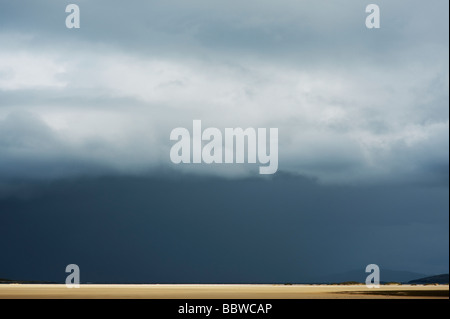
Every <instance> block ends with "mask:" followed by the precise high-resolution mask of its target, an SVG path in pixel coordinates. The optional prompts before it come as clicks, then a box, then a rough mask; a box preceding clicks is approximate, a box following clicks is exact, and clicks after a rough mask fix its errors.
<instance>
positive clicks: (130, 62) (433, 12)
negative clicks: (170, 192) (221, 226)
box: [0, 0, 449, 280]
mask: <svg viewBox="0 0 450 319" xmlns="http://www.w3.org/2000/svg"><path fill="white" fill-rule="evenodd" d="M372 2H374V3H377V4H378V5H379V6H380V9H381V28H380V29H370V30H369V29H367V28H366V26H365V19H366V16H367V13H366V12H365V7H366V5H368V4H369V3H372ZM372 2H364V1H360V0H346V1H325V0H314V1H312V0H309V1H306V0H305V1H299V0H277V1H269V0H247V1H241V0H239V1H238V0H227V1H206V0H189V1H181V0H164V1H163V0H159V1H144V0H133V1H126V2H125V1H119V0H108V1H87V0H77V1H57V0H40V1H31V0H16V1H10V0H0V209H1V207H3V210H6V211H7V213H8V214H11V212H12V211H17V209H19V208H17V207H16V206H14V205H16V204H14V205H13V206H10V205H12V204H11V202H10V201H18V202H17V203H21V204H20V205H25V206H24V207H28V208H27V209H25V208H23V207H22V206H20V207H21V208H20V209H19V211H20V212H21V214H32V213H33V212H40V215H41V216H42V219H39V222H40V223H43V224H45V223H47V222H48V221H49V219H51V217H50V216H51V215H52V213H51V212H49V211H48V210H46V209H45V208H42V207H47V206H46V205H47V204H45V205H44V204H42V202H41V200H42V199H41V197H40V196H43V197H42V198H46V199H47V200H48V201H49V202H52V201H54V200H55V198H54V197H52V196H53V195H48V194H47V195H43V194H42V193H40V192H37V191H36V189H37V188H40V186H36V185H40V184H39V183H55V184H46V185H54V187H55V188H58V187H59V186H58V185H60V184H58V183H59V182H60V180H61V179H73V180H79V178H83V180H84V178H87V179H88V180H89V178H92V181H93V182H92V183H97V182H96V181H97V179H96V178H98V177H99V176H120V178H122V177H123V178H131V177H133V178H144V179H145V180H146V181H148V182H149V183H154V180H155V179H156V180H159V181H161V183H168V184H170V183H174V184H176V181H174V180H173V177H174V176H178V177H180V178H181V176H183V177H182V178H184V179H183V180H185V181H186V180H190V179H191V178H193V179H196V178H207V179H208V178H211V183H213V182H212V181H214V183H219V184H220V183H227V182H230V183H237V184H236V187H237V188H238V189H241V190H242V191H245V189H246V188H245V187H244V186H242V183H244V184H245V181H246V180H247V179H249V178H250V179H251V180H252V181H253V182H254V183H255V184H254V185H253V186H252V187H254V188H256V189H258V187H261V188H262V189H264V188H265V187H268V186H267V183H269V184H270V183H271V182H270V180H266V178H262V177H260V176H258V174H257V167H258V166H245V165H226V166H224V167H222V166H208V165H203V164H202V165H195V166H189V165H178V166H177V165H174V164H173V163H172V162H171V161H170V157H169V150H170V147H171V146H172V145H173V142H171V141H170V140H169V136H170V132H171V130H172V129H174V128H176V127H186V128H188V129H190V130H192V121H193V120H195V119H199V120H202V124H203V126H204V127H209V126H212V127H217V128H219V129H223V128H226V127H242V128H247V127H266V128H269V127H274V128H278V129H279V168H278V171H279V174H280V175H281V177H279V178H281V179H285V178H291V177H288V176H296V178H297V179H298V180H299V181H298V183H304V180H307V181H308V183H306V185H309V186H305V187H306V188H307V189H308V190H307V191H306V193H308V194H322V196H323V197H325V198H324V199H323V200H326V197H327V196H328V194H334V195H330V196H336V197H338V198H339V196H342V198H340V199H339V201H341V200H342V201H346V202H345V204H344V203H342V205H340V206H339V209H340V210H341V211H339V212H336V211H333V209H332V208H331V207H325V206H320V205H319V206H315V205H316V204H311V205H312V206H308V205H309V204H305V203H299V202H295V201H294V200H293V199H291V200H288V202H290V203H291V204H290V205H291V206H289V205H287V206H286V207H283V205H281V204H280V206H281V207H277V209H274V212H273V213H274V214H275V213H280V214H288V215H289V214H300V212H298V211H296V210H293V207H295V206H297V205H300V206H302V207H304V209H305V210H307V208H308V207H310V208H311V211H310V212H309V213H308V214H311V212H312V211H314V212H316V214H319V215H321V214H323V215H321V216H323V218H322V219H320V220H329V219H330V218H331V219H332V220H333V217H332V216H334V214H335V213H336V214H342V213H344V211H346V210H347V209H349V210H350V211H354V213H355V214H356V212H359V213H360V214H361V216H362V217H361V218H362V219H364V218H366V219H364V220H365V222H361V223H362V224H364V223H370V221H371V220H373V218H374V215H373V214H377V212H376V211H375V210H374V208H373V207H372V208H369V207H367V209H368V210H369V211H371V212H373V214H372V213H368V212H366V211H365V209H362V208H361V207H364V204H366V205H367V206H370V205H371V204H369V203H368V202H367V203H366V202H365V201H364V200H361V199H359V198H355V196H357V195H354V196H352V192H353V191H350V190H348V189H352V190H354V191H356V190H357V189H359V188H360V187H363V188H364V189H365V191H367V192H370V193H371V194H372V196H374V197H373V198H378V199H379V200H380V201H381V202H384V201H386V203H387V204H386V205H388V208H386V211H389V212H395V213H396V214H398V216H397V217H398V220H401V221H402V222H398V223H394V224H391V221H390V220H389V219H384V218H381V221H380V223H382V227H384V228H386V227H388V228H389V227H391V228H389V229H390V230H389V231H388V232H387V233H389V234H390V233H392V234H394V233H396V234H401V235H398V236H399V237H398V238H403V239H402V243H401V244H400V242H397V245H395V244H392V241H387V240H386V241H384V242H383V244H382V245H381V246H380V247H383V249H388V250H389V249H391V250H389V251H390V252H388V253H386V254H387V255H389V254H391V255H389V256H395V253H394V251H395V250H393V249H394V248H392V247H395V249H399V247H400V246H401V247H405V248H404V249H405V256H403V257H398V258H399V259H398V260H397V259H396V260H392V263H391V266H392V267H394V268H395V267H397V268H402V269H409V270H411V271H413V270H416V271H419V272H429V273H434V272H439V271H445V270H446V269H448V179H449V178H448V177H449V73H448V69H449V65H448V64H449V30H448V22H449V16H448V9H449V8H448V7H449V3H448V1H446V0H433V1H431V2H430V1H428V2H427V1H418V0H395V1H392V0H389V1H387V0H376V1H372ZM70 3H76V4H78V5H79V6H80V9H81V28H80V29H67V28H66V26H65V19H66V16H67V13H65V7H66V5H67V4H70ZM230 177H231V178H232V181H229V178H230ZM216 178H217V179H216ZM253 178H255V179H256V181H254V180H253ZM292 178H294V177H292ZM36 183H37V184H36ZM83 183H87V184H89V183H91V182H89V181H85V182H83ZM186 183H188V182H186ZM273 183H275V182H273ZM194 184H195V183H194ZM77 185H78V184H77ZM99 185H100V186H101V185H103V184H101V183H100V184H99ZM152 185H153V184H152ZM196 185H197V184H195V185H193V186H192V188H190V187H187V188H186V189H182V188H174V189H175V191H174V192H175V193H176V192H179V193H176V194H181V193H183V194H184V193H185V192H188V194H191V195H192V196H198V192H201V189H202V188H201V187H200V188H198V187H197V186H196ZM281 185H284V186H283V187H286V189H284V188H283V187H281V186H280V187H278V188H277V190H276V192H275V194H278V195H280V196H281V194H284V195H283V196H287V197H289V196H288V195H286V194H290V195H292V196H293V197H296V196H297V195H295V192H293V191H292V189H289V188H290V187H295V185H296V184H295V183H294V184H290V183H284V184H283V183H281ZM302 185H303V184H302ZM100 186H98V187H96V188H94V189H95V190H96V191H95V192H94V193H93V194H92V196H94V197H95V198H98V199H99V200H100V199H101V198H102V196H103V195H102V194H104V193H103V191H102V188H101V187H100ZM141 186H142V187H144V186H143V185H141ZM77 187H78V186H77ZM242 187H244V188H242ZM321 187H322V188H321ZM398 187H400V188H401V187H404V188H405V189H410V190H411V193H408V192H409V191H407V190H404V191H398ZM45 189H46V191H49V192H50V194H53V193H52V192H53V191H51V190H49V189H52V187H49V188H45ZM77 189H78V188H77ZM80 189H82V187H81V188H80ZM339 189H342V190H344V189H345V190H348V191H342V193H341V192H340V191H338V190H339ZM189 190H190V191H191V193H189ZM381 190H383V191H381ZM46 191H42V192H44V193H45V192H46ZM124 192H126V190H125V191H124ZM227 192H229V190H226V191H225V192H224V193H223V194H220V195H214V194H209V199H208V198H206V199H205V201H207V202H209V201H210V202H211V203H213V202H214V198H215V196H218V197H219V198H221V199H220V201H224V200H225V199H227V198H229V197H230V196H231V195H229V193H227ZM397 192H399V193H397ZM81 193H83V192H81ZM29 194H32V195H29ZM83 194H84V193H83ZM108 194H110V193H108ZM161 194H163V191H161V190H158V189H157V188H155V192H154V194H153V196H156V197H160V196H162V195H161ZM176 194H175V195H174V196H175V197H176ZM392 194H398V197H396V196H394V195H392ZM407 194H409V195H407ZM411 194H415V195H414V196H412V197H410V196H411ZM419 194H420V195H419ZM430 194H432V195H430ZM110 195H111V194H110ZM10 196H13V197H12V198H11V197H10ZM67 196H69V195H67ZM96 196H97V197H96ZM143 196H144V195H143ZM145 196H148V195H145ZM317 196H319V195H317ZM69 197H70V198H69ZM69 197H68V198H67V204H68V205H69V203H72V201H73V197H72V195H70V196H69ZM75 197H77V196H75ZM363 198H364V197H363ZM392 198H395V200H393V199H392ZM430 198H435V200H434V201H431V200H430ZM123 200H124V201H126V200H127V197H126V196H125V197H123ZM229 200H232V199H231V198H229ZM36 201H37V202H36ZM259 201H260V196H259V195H258V192H257V191H254V192H250V193H249V198H248V205H250V203H252V202H255V203H258V204H257V206H258V207H259V208H258V209H256V210H255V211H254V212H253V213H252V214H256V215H255V216H253V217H252V218H257V214H258V211H259V209H263V206H264V205H262V204H261V202H259ZM404 201H406V202H408V204H407V205H406V203H405V202H404ZM369 202H371V203H372V200H371V201H369ZM27 203H28V204H27ZM39 203H41V204H42V205H44V206H39V205H38V204H39ZM277 203H278V202H277ZM354 203H358V204H357V205H356V207H359V208H358V209H356V208H355V207H354V206H353V204H354ZM389 203H391V204H392V205H391V206H389ZM401 203H403V204H401ZM34 204H36V205H37V206H36V208H33V207H34V206H33V205H34ZM266 204H267V203H266ZM17 205H19V204H17ZM49 205H50V204H49ZM158 205H159V206H158ZM158 205H157V206H155V207H159V209H160V210H162V211H163V212H164V211H167V214H166V215H164V214H162V213H161V211H160V212H159V213H158V216H166V217H165V218H167V219H169V216H171V214H173V213H174V211H173V209H180V208H179V207H177V208H174V207H172V208H170V207H166V208H162V207H163V204H162V203H159V204H158ZM404 205H406V206H404ZM50 206H51V207H54V206H52V205H50ZM56 206H57V205H56ZM266 206H267V205H266ZM13 207H15V208H14V209H13ZM58 207H59V206H58ZM196 207H198V202H196V201H193V202H191V203H190V204H189V203H187V204H186V206H185V209H186V210H187V211H193V210H195V209H196ZM405 207H409V208H408V211H405ZM141 208H142V207H141ZM400 208H401V209H400ZM54 209H56V208H54ZM58 209H61V207H59V208H58ZM142 209H143V210H145V209H144V208H142ZM230 209H231V208H230ZM411 209H412V210H413V212H411ZM97 210H101V211H102V212H101V213H99V214H105V213H106V214H107V212H108V211H109V210H110V204H109V203H108V201H107V200H106V199H104V201H103V202H102V204H99V206H98V207H97ZM430 210H431V211H430ZM221 211H223V210H221ZM59 213H60V214H64V212H61V211H60V212H59ZM92 213H93V214H95V211H94V209H93V208H92ZM2 214H6V213H5V211H3V212H2V211H0V215H2ZM122 214H124V216H125V215H126V214H127V212H122ZM161 214H162V215H161ZM211 214H212V216H211V218H212V219H213V220H214V213H211ZM218 214H219V213H218ZM220 214H222V213H220ZM220 214H219V215H220ZM224 214H225V212H224ZM267 214H269V213H268V212H267ZM379 214H381V215H383V216H385V215H384V214H385V212H379ZM8 216H9V215H8ZM10 216H15V217H14V218H13V217H10V218H9V219H8V218H7V219H4V220H5V223H6V222H8V221H9V222H10V223H11V225H10V228H9V229H10V231H11V229H15V227H19V225H20V221H23V220H26V218H25V217H23V216H22V215H20V214H19V213H17V214H12V215H10ZM17 216H22V217H23V218H19V217H17ZM233 216H235V215H233ZM308 216H309V215H308ZM427 216H429V217H427ZM1 217H2V218H5V215H2V216H1ZM67 218H69V217H67ZM105 218H107V217H105ZM155 218H156V217H155ZM161 218H162V217H161ZM230 218H232V217H230ZM235 218H238V217H237V215H236V217H235ZM292 218H294V217H292ZM352 218H353V217H348V216H347V217H346V218H342V219H340V221H339V223H338V224H341V226H343V225H346V226H345V228H343V229H347V227H348V225H350V224H351V223H352ZM219 220H220V218H219ZM269 220H271V219H269ZM287 220H289V218H288V219H286V221H287ZM301 220H302V222H304V221H305V220H306V221H307V220H308V218H306V217H304V219H301ZM65 222H66V220H65V219H64V222H62V221H61V224H64V223H65ZM86 222H88V220H87V219H86ZM445 223H446V224H445ZM3 225H6V224H3ZM442 225H447V226H442ZM266 226H268V224H267V225H266ZM266 226H264V227H266ZM310 226H311V227H320V223H319V222H318V220H316V219H314V221H311V225H310ZM193 227H194V226H193ZM264 227H263V228H264ZM392 227H393V228H392ZM396 227H397V228H396ZM112 228H114V227H112ZM230 229H232V227H231V226H230ZM312 229H314V228H312ZM385 230H386V229H385ZM130 231H132V227H131V226H130ZM322 231H323V229H322ZM359 231H360V230H358V232H359ZM260 232H261V229H259V230H257V231H256V233H257V234H260ZM305 232H306V230H305ZM422 233H423V236H427V239H424V238H423V237H419V238H422V239H423V240H420V242H421V243H422V246H420V247H421V248H420V251H421V252H423V253H424V254H429V255H430V256H429V259H426V258H425V257H424V258H422V255H420V254H419V255H418V256H420V258H418V259H417V260H416V259H414V258H413V257H412V256H413V254H414V251H415V249H417V247H419V246H418V243H417V238H418V237H417V236H419V235H418V234H422ZM8 234H9V235H8ZM431 234H434V236H435V237H433V239H430V235H431ZM3 235H4V236H5V239H4V242H5V241H6V240H12V239H11V238H12V237H8V236H10V235H11V234H10V233H5V232H3ZM322 235H323V236H321V237H320V238H327V237H326V236H325V233H324V234H322ZM54 236H57V234H54ZM155 236H156V235H155ZM311 236H312V235H311ZM355 236H356V235H355ZM396 236H397V235H396ZM396 236H395V238H397V237H396ZM313 237H314V238H316V237H315V236H312V237H311V238H313ZM375 237H377V236H375ZM382 237H383V236H382V235H379V237H377V238H373V241H371V242H372V243H375V242H377V241H378V240H379V239H380V238H382ZM155 238H156V237H155ZM302 238H303V237H302ZM306 238H308V236H307V235H306V233H304V239H305V240H306ZM330 238H331V237H330ZM330 238H328V239H324V242H322V243H319V246H320V245H322V244H324V243H325V242H329V240H330ZM413 238H415V239H413ZM385 239H386V238H385ZM391 239H392V240H394V238H391ZM408 239H411V241H409V240H408ZM148 240H150V239H148ZM155 240H156V239H155ZM221 240H222V239H221V238H219V237H217V238H216V241H214V240H212V242H213V243H216V244H217V243H218V242H220V241H221ZM280 240H281V241H280V242H279V243H278V244H280V245H285V244H286V242H284V240H286V241H287V240H288V239H287V238H284V239H280ZM403 240H404V242H403ZM445 240H446V241H447V243H445ZM316 242H317V240H316ZM24 245H26V244H25V242H21V243H18V244H17V246H12V248H14V247H16V248H17V249H19V247H22V248H23V247H25V246H24ZM274 245H275V244H274ZM342 245H343V246H342V247H347V246H345V245H351V244H350V242H346V241H343V242H342ZM169 246H170V247H172V246H171V245H169ZM44 247H45V246H44ZM168 249H169V248H168ZM381 250H382V249H381V248H380V251H381ZM171 253H174V254H175V251H174V250H171ZM169 254H170V252H169ZM200 255H201V254H200V253H199V252H197V253H196V255H195V256H197V257H198V256H200ZM331 255H332V252H331V251H330V252H329V253H328V255H327V256H331ZM350 255H351V254H350ZM350 255H349V256H347V257H345V258H349V259H348V262H346V263H343V264H342V265H341V266H342V267H341V268H342V269H343V270H344V268H345V269H347V268H351V265H350V264H351V263H352V262H354V263H355V264H358V263H363V261H362V260H363V259H364V258H361V259H358V258H356V259H352V258H351V256H350ZM239 256H241V255H240V254H237V255H236V256H235V258H240V257H239ZM258 256H259V255H258ZM311 256H313V254H311ZM442 256H443V257H444V258H442ZM16 257H17V256H16ZM55 258H56V257H55ZM85 258H86V260H87V259H88V258H87V257H86V256H85ZM260 258H262V257H261V256H260ZM311 258H312V257H311ZM330 258H331V257H330ZM393 258H394V257H393ZM410 258H412V259H413V260H411V259H410ZM394 259H395V258H394ZM383 260H384V259H383ZM386 260H389V259H388V258H386ZM323 261H324V259H318V260H317V261H316V263H315V265H316V267H319V268H320V265H322V262H323ZM365 261H366V259H364V262H365ZM162 264H164V265H165V263H164V262H162ZM388 264H389V263H388ZM412 264H414V267H413V266H412ZM408 265H409V266H408ZM47 266H48V265H47ZM311 267H312V266H311ZM358 267H359V264H358ZM312 268H314V267H312ZM8 269H9V270H11V269H15V265H13V264H10V265H9V266H8ZM274 269H275V268H274ZM277 269H278V268H277ZM0 270H1V268H0ZM278 270H279V269H278ZM447 271H448V270H447ZM330 272H332V271H330ZM262 274H263V273H261V276H263V275H262ZM1 276H2V274H1V272H0V277H1ZM164 278H166V277H164ZM186 278H195V275H193V276H191V277H186ZM186 278H185V279H186ZM207 278H209V277H207ZM211 278H213V277H211ZM224 278H228V279H230V278H231V279H230V280H232V278H233V276H231V275H230V276H228V277H227V276H225V275H224ZM239 278H241V277H239ZM267 278H275V277H270V276H269V277H267ZM31 279H32V278H31ZM186 280H188V279H186ZM205 280H206V279H205Z"/></svg>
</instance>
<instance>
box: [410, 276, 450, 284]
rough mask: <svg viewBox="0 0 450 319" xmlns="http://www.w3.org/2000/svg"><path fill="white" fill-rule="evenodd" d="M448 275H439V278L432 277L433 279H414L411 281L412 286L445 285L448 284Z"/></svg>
mask: <svg viewBox="0 0 450 319" xmlns="http://www.w3.org/2000/svg"><path fill="white" fill-rule="evenodd" d="M448 281H449V280H448V274H443V275H437V276H431V277H425V278H420V279H414V280H411V281H410V282H409V283H410V284H417V285H426V284H440V285H445V284H448Z"/></svg>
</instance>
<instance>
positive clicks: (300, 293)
mask: <svg viewBox="0 0 450 319" xmlns="http://www.w3.org/2000/svg"><path fill="white" fill-rule="evenodd" d="M445 290H446V291H447V292H448V290H449V286H448V285H440V286H421V285H418V286H411V285H401V286H391V285H387V286H382V287H381V288H379V289H369V288H367V287H366V286H364V285H352V286H343V285H292V286H287V285H81V287H80V288H72V289H69V288H67V287H66V286H65V285H20V284H1V285H0V299H5V298H8V299H12V298H20V299H25V298H37V299H55V298H57V299H60V298H63V299H79V298H82V299H105V298H106V299H109V298H113V299H114V298H120V299H349V298H351V299H380V298H381V299H383V298H389V299H399V298H400V299H401V298H443V299H448V297H411V296H406V295H400V296H398V295H397V296H387V295H368V294H360V293H356V292H375V291H378V292H379V291H389V292H391V291H392V292H400V291H401V292H403V291H408V292H409V291H415V292H417V291H434V292H435V291H445Z"/></svg>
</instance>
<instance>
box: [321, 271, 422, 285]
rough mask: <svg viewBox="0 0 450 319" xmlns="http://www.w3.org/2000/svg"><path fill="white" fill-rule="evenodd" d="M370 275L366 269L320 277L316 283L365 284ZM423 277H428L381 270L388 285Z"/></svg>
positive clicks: (384, 281) (381, 276) (383, 281)
mask: <svg viewBox="0 0 450 319" xmlns="http://www.w3.org/2000/svg"><path fill="white" fill-rule="evenodd" d="M368 275H369V274H368V273H366V272H365V271H364V269H363V270H352V271H347V272H343V273H338V274H330V275H324V276H321V277H318V278H316V279H315V280H314V283H324V284H329V283H342V282H359V283H365V282H366V278H367V276H368ZM423 277H426V275H425V274H420V273H415V272H410V271H399V270H389V269H383V268H381V270H380V281H381V283H388V282H399V283H408V282H409V281H411V280H415V279H417V278H423Z"/></svg>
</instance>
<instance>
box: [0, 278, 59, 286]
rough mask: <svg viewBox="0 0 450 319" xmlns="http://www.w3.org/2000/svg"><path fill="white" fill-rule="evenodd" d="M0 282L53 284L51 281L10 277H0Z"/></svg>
mask: <svg viewBox="0 0 450 319" xmlns="http://www.w3.org/2000/svg"><path fill="white" fill-rule="evenodd" d="M1 284H53V282H49V281H37V280H30V281H27V280H12V279H4V278H0V285H1Z"/></svg>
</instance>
